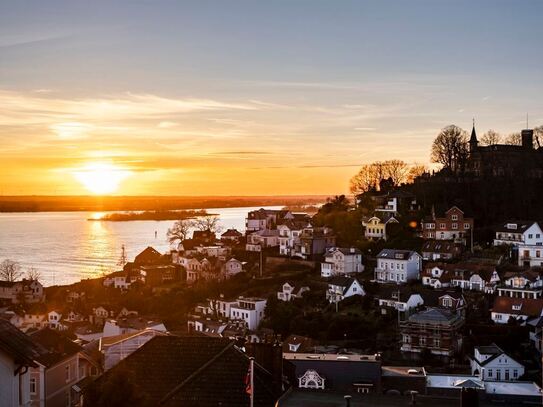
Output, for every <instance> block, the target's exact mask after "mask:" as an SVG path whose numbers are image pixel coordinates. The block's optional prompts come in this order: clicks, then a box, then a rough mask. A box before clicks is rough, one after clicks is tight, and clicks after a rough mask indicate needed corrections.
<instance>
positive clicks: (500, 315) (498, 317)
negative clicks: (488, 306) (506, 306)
mask: <svg viewBox="0 0 543 407" xmlns="http://www.w3.org/2000/svg"><path fill="white" fill-rule="evenodd" d="M494 319H497V320H500V319H502V314H495V315H494Z"/></svg>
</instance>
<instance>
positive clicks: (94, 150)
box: [0, 0, 543, 195]
mask: <svg viewBox="0 0 543 407" xmlns="http://www.w3.org/2000/svg"><path fill="white" fill-rule="evenodd" d="M542 16H543V2H540V1H535V0H534V1H520V2H517V1H477V2H474V1H454V2H453V1H450V2H445V1H436V0H431V1H396V2H392V1H383V0H378V1H371V2H370V1H362V0H358V1H347V0H345V1H331V0H330V1H319V0H305V1H304V0H285V1H273V0H266V1H256V0H247V1H235V0H232V1H226V0H217V1H205V0H197V1H159V0H155V1H111V0H108V1H74V0H66V1H49V0H48V1H44V0H40V1H24V0H18V1H8V0H0V162H1V163H2V170H1V171H0V194H3V195H8V194H88V193H90V192H96V193H116V194H122V195H139V194H160V195H273V194H333V193H344V192H347V191H348V181H349V178H350V177H351V175H353V174H354V173H355V172H356V170H357V167H358V166H359V165H361V164H363V163H368V162H371V161H375V160H385V159H391V158H399V159H403V160H404V161H406V162H409V163H414V162H421V163H428V161H429V150H430V145H431V142H432V140H433V138H434V137H435V135H436V134H437V132H438V131H439V129H440V128H442V127H444V126H446V125H448V124H451V123H454V124H457V125H459V126H461V127H463V128H465V129H469V128H470V127H471V121H472V117H475V119H476V123H477V128H478V131H479V132H480V133H481V134H482V133H483V132H484V131H486V130H488V129H490V128H492V129H494V130H496V131H499V132H502V133H506V134H507V133H510V132H513V131H519V130H520V129H521V128H523V127H524V125H525V120H526V119H525V117H526V113H529V114H530V124H531V125H532V126H537V125H542V124H543V80H542V79H543V52H542V51H543V49H542V48H543V45H542V39H543V24H541V17H542ZM89 173H90V174H91V175H92V176H93V177H94V178H93V179H92V180H90V181H89V180H88V179H87V178H85V177H87V176H88V174H89ZM97 179H98V180H101V182H104V183H106V184H107V185H105V187H107V188H105V187H104V185H102V187H104V188H101V189H99V190H97V191H94V190H93V188H92V184H93V183H94V184H96V180H97Z"/></svg>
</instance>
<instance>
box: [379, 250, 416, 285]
mask: <svg viewBox="0 0 543 407" xmlns="http://www.w3.org/2000/svg"><path fill="white" fill-rule="evenodd" d="M421 269H422V257H421V256H420V254H418V253H417V252H414V251H410V250H395V249H383V250H381V251H380V252H379V254H378V255H377V267H376V268H375V280H376V281H377V282H378V283H396V284H403V283H406V282H408V281H412V280H418V279H419V277H420V271H421Z"/></svg>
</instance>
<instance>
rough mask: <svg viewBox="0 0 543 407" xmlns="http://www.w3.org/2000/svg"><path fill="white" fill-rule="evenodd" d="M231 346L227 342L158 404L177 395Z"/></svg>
mask: <svg viewBox="0 0 543 407" xmlns="http://www.w3.org/2000/svg"><path fill="white" fill-rule="evenodd" d="M233 346H234V342H229V343H228V344H227V345H226V346H225V347H224V348H223V349H222V350H221V351H220V352H219V353H217V354H216V355H215V356H213V357H212V358H211V359H209V360H208V361H207V362H206V363H204V364H203V365H202V366H200V367H199V368H198V369H196V370H195V371H194V372H193V373H192V374H191V375H189V376H188V377H187V378H185V380H183V381H182V382H181V383H179V384H178V385H177V386H175V387H174V388H173V389H172V390H170V391H169V392H168V393H167V394H166V395H165V396H164V397H162V399H161V400H160V402H159V403H160V404H164V403H165V402H166V401H168V399H169V398H170V397H172V396H173V395H175V393H177V392H178V391H179V390H180V389H181V388H182V387H183V386H184V385H185V384H187V383H188V382H189V381H190V380H192V379H194V378H195V377H196V376H198V375H199V374H200V373H201V372H203V371H204V370H205V369H206V368H207V367H208V366H210V365H211V364H213V363H214V362H215V361H216V360H217V359H219V358H220V357H221V356H222V355H223V354H224V353H225V352H226V351H227V350H229V349H230V348H232V347H233Z"/></svg>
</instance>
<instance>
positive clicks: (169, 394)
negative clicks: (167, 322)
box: [98, 336, 275, 407]
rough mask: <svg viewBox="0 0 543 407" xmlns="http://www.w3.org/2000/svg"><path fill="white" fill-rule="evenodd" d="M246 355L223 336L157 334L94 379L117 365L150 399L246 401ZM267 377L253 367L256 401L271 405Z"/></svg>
mask: <svg viewBox="0 0 543 407" xmlns="http://www.w3.org/2000/svg"><path fill="white" fill-rule="evenodd" d="M248 366H249V359H248V358H247V356H245V354H243V353H241V352H240V351H239V350H238V349H237V348H235V347H234V346H233V342H231V341H229V340H227V339H223V338H211V337H203V336H156V337H154V338H153V339H151V340H150V341H148V342H147V343H146V344H145V345H143V346H142V347H141V348H139V349H138V350H137V351H136V352H134V353H132V354H131V355H130V356H128V357H127V358H126V359H124V360H123V361H122V362H120V363H119V364H118V365H117V366H115V367H114V368H112V369H111V370H109V371H108V372H106V373H105V374H104V375H103V376H102V377H100V378H99V379H98V380H99V382H100V381H105V380H107V379H108V377H109V376H110V375H111V374H114V373H115V371H116V370H119V369H126V370H128V371H130V372H131V373H132V374H133V380H134V383H135V385H136V386H137V387H139V389H140V390H141V391H142V393H144V394H146V395H147V397H148V398H149V401H150V402H151V404H152V405H161V404H162V405H166V406H183V407H187V406H189V407H190V406H194V407H196V406H198V407H207V406H210V407H211V406H218V405H220V404H219V403H222V405H223V406H248V405H249V397H248V396H247V394H246V393H245V376H246V374H247V371H248ZM269 382H271V377H270V376H269V374H268V373H267V372H266V371H264V370H263V369H262V368H257V369H256V371H255V383H256V386H255V387H256V391H255V394H257V395H258V394H260V396H259V402H258V403H255V405H258V406H273V403H274V402H275V398H274V397H273V394H271V392H269V391H267V388H266V386H265V383H269Z"/></svg>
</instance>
